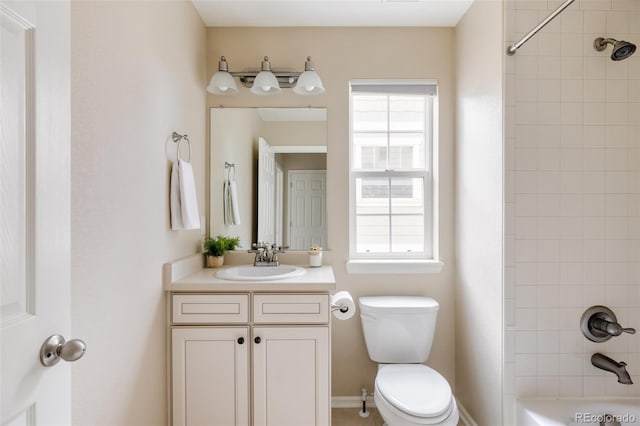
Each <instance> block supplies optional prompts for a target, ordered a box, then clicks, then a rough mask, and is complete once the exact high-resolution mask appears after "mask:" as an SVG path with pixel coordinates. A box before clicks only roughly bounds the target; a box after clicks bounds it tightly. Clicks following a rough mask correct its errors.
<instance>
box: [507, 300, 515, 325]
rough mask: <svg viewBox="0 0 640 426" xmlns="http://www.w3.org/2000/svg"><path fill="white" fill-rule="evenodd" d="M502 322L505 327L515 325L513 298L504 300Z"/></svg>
mask: <svg viewBox="0 0 640 426" xmlns="http://www.w3.org/2000/svg"><path fill="white" fill-rule="evenodd" d="M504 323H505V326H507V327H515V325H516V301H515V300H514V299H505V300H504Z"/></svg>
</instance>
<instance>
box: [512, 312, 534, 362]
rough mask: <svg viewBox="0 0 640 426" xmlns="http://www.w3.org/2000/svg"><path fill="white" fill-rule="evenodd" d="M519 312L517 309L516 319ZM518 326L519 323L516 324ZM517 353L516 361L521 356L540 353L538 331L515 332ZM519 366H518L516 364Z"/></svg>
mask: <svg viewBox="0 0 640 426" xmlns="http://www.w3.org/2000/svg"><path fill="white" fill-rule="evenodd" d="M517 315H518V310H517V309H516V318H517ZM516 321H517V320H516ZM516 326H517V322H516ZM515 338H516V340H515V353H516V360H517V358H518V355H519V354H534V353H536V352H537V351H538V340H537V339H538V332H537V331H520V330H518V331H516V332H515ZM516 365H517V364H516Z"/></svg>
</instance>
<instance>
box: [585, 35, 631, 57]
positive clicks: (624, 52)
mask: <svg viewBox="0 0 640 426" xmlns="http://www.w3.org/2000/svg"><path fill="white" fill-rule="evenodd" d="M607 44H611V45H612V46H613V51H612V52H611V59H613V60H614V61H621V60H623V59H627V58H628V57H629V56H631V55H633V53H634V52H635V51H636V45H635V44H633V43H629V42H628V41H624V40H620V41H618V40H615V39H612V38H602V37H598V38H597V39H595V40H594V41H593V48H594V49H596V50H597V51H598V52H601V51H603V50H604V49H606V48H607Z"/></svg>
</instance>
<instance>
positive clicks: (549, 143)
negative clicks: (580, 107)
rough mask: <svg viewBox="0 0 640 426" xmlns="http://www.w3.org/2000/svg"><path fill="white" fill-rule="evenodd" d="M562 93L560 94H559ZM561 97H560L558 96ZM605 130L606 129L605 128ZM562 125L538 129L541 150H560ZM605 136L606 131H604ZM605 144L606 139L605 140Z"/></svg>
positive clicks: (545, 126) (543, 126)
mask: <svg viewBox="0 0 640 426" xmlns="http://www.w3.org/2000/svg"><path fill="white" fill-rule="evenodd" d="M558 93H560V92H558ZM558 96H560V95H558ZM603 129H604V127H603ZM560 132H561V129H560V125H541V126H539V127H538V146H539V147H541V148H543V147H544V148H559V147H560V144H561V133H560ZM603 135H604V131H603ZM603 143H604V138H603Z"/></svg>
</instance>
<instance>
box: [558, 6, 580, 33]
mask: <svg viewBox="0 0 640 426" xmlns="http://www.w3.org/2000/svg"><path fill="white" fill-rule="evenodd" d="M560 28H561V29H560V31H561V33H562V34H566V33H579V34H582V32H583V12H580V11H573V10H567V11H565V12H564V13H562V15H561V20H560Z"/></svg>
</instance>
